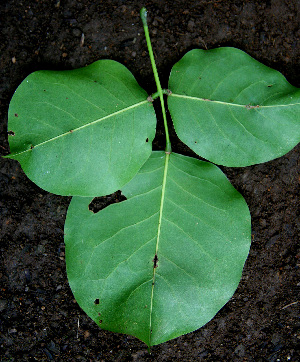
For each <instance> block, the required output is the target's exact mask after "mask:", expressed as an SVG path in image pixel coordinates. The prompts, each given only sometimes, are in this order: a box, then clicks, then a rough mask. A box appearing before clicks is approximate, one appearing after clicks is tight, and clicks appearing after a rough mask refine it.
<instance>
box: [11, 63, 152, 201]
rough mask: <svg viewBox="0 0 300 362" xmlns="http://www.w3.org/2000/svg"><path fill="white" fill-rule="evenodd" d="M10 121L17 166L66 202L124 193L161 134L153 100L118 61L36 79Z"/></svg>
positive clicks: (18, 96)
mask: <svg viewBox="0 0 300 362" xmlns="http://www.w3.org/2000/svg"><path fill="white" fill-rule="evenodd" d="M8 118H9V120H8V131H9V134H10V136H9V144H10V149H11V154H10V155H9V158H13V159H16V160H18V161H19V162H20V163H21V166H22V168H23V170H24V171H25V173H26V174H27V176H28V177H29V178H30V179H31V180H32V181H34V182H35V183H36V184H37V185H38V186H40V187H41V188H43V189H45V190H47V191H50V192H52V193H56V194H60V195H80V196H97V195H106V194H109V193H112V192H114V191H116V190H118V189H120V188H121V187H122V186H123V185H124V184H126V183H127V182H128V181H129V180H131V179H132V177H133V176H134V175H135V174H136V173H137V171H138V170H139V169H140V168H141V166H142V165H143V164H144V163H145V161H146V160H147V159H148V157H149V156H150V154H151V148H152V147H151V145H152V140H153V138H154V135H155V127H156V117H155V113H154V110H153V107H152V104H151V103H149V102H148V101H147V94H146V92H145V91H144V90H143V89H142V88H141V87H140V86H139V85H138V84H137V82H136V80H135V78H134V77H133V75H132V74H131V73H130V72H129V70H128V69H127V68H125V67H124V66H123V65H121V64H120V63H117V62H115V61H112V60H99V61H97V62H95V63H93V64H91V65H89V66H87V67H85V68H81V69H77V70H71V71H38V72H34V73H32V74H30V75H29V76H28V77H27V78H26V79H25V80H24V81H23V82H22V83H21V85H20V86H19V87H18V89H17V90H16V92H15V94H14V96H13V98H12V100H11V103H10V108H9V115H8Z"/></svg>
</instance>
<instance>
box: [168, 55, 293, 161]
mask: <svg viewBox="0 0 300 362" xmlns="http://www.w3.org/2000/svg"><path fill="white" fill-rule="evenodd" d="M169 89H170V90H171V91H172V94H171V95H170V96H169V97H168V106H169V110H170V113H171V116H172V119H173V122H174V126H175V130H176V133H177V135H178V137H179V138H180V139H181V140H182V141H183V142H184V143H185V144H187V145H188V146H189V147H190V148H191V149H192V150H193V151H194V152H196V153H197V154H198V155H200V156H202V157H204V158H206V159H208V160H209V161H212V162H214V163H216V164H220V165H225V166H248V165H253V164H256V163H261V162H265V161H269V160H272V159H274V158H277V157H280V156H282V155H284V154H285V153H287V152H288V151H290V150H291V149H292V148H293V147H294V146H295V145H296V144H297V143H298V142H299V141H300V90H299V89H298V88H295V87H293V86H292V85H290V84H289V83H288V82H287V81H286V79H285V78H284V77H283V75H282V74H280V73H279V72H277V71H275V70H273V69H271V68H269V67H267V66H265V65H263V64H261V63H259V62H258V61H256V60H254V59H253V58H251V57H250V56H249V55H247V54H246V53H244V52H243V51H241V50H238V49H235V48H218V49H212V50H199V49H196V50H192V51H190V52H188V53H187V54H186V55H185V56H184V57H183V58H182V59H181V60H180V61H179V62H178V63H177V64H175V65H174V67H173V68H172V71H171V75H170V79H169Z"/></svg>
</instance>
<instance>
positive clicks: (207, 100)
mask: <svg viewBox="0 0 300 362" xmlns="http://www.w3.org/2000/svg"><path fill="white" fill-rule="evenodd" d="M169 97H176V98H184V99H190V100H194V101H200V102H211V103H215V104H222V105H226V106H233V107H241V108H247V107H249V106H250V107H253V109H261V108H275V107H290V106H299V105H300V103H289V104H273V105H269V106H262V105H258V107H257V108H256V105H247V104H238V103H231V102H224V101H217V100H213V99H207V98H200V97H193V96H187V95H184V94H177V93H172V94H170V95H169Z"/></svg>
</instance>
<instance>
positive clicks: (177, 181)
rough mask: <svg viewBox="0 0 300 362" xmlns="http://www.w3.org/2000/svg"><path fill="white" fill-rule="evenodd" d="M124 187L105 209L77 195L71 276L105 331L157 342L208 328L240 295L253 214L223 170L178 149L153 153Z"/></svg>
mask: <svg viewBox="0 0 300 362" xmlns="http://www.w3.org/2000/svg"><path fill="white" fill-rule="evenodd" d="M123 193H124V195H125V196H126V197H127V200H126V201H124V202H121V203H118V204H113V205H110V206H108V207H107V208H105V209H104V210H101V211H100V212H99V213H97V214H94V213H93V212H91V211H89V209H88V206H89V203H90V202H91V201H92V199H91V198H81V197H74V198H73V199H72V201H71V204H70V207H69V210H68V213H67V218H66V224H65V243H66V263H67V272H68V278H69V283H70V286H71V288H72V291H73V293H74V296H75V298H76V300H77V302H78V303H79V305H80V306H81V307H82V308H83V310H84V311H85V312H86V313H87V314H88V315H89V316H90V317H91V318H92V319H93V320H94V321H95V322H97V324H98V325H99V326H101V328H103V329H108V330H111V331H115V332H121V333H127V334H131V335H134V336H136V337H138V338H139V339H141V340H142V341H144V342H145V343H146V344H147V345H149V346H151V345H156V344H159V343H162V342H164V341H167V340H169V339H171V338H175V337H177V336H180V335H182V334H184V333H188V332H191V331H193V330H195V329H197V328H200V327H201V326H202V325H204V324H205V323H207V322H208V321H209V320H210V319H211V318H212V317H213V316H214V315H215V314H216V313H217V312H218V310H220V308H222V306H223V305H224V304H225V303H226V302H227V301H228V300H229V299H230V298H231V296H232V295H233V293H234V291H235V289H236V287H237V285H238V283H239V280H240V277H241V273H242V269H243V265H244V262H245V260H246V257H247V255H248V251H249V247H250V235H251V234H250V214H249V210H248V207H247V205H246V202H245V201H244V199H243V198H242V196H241V195H240V194H239V193H238V192H237V191H236V190H235V189H234V188H233V186H232V185H231V184H230V183H229V181H228V180H227V178H226V177H225V175H224V174H223V173H222V172H221V170H220V169H218V168H217V167H216V166H214V165H213V164H210V163H207V162H203V161H199V160H196V159H193V158H189V157H186V156H181V155H178V154H175V153H172V154H171V155H166V154H165V153H164V152H153V153H152V155H151V157H150V158H149V159H148V161H147V162H146V163H145V165H144V166H143V167H142V168H141V170H140V171H139V172H138V174H137V175H136V176H135V177H134V178H133V179H132V181H131V182H130V183H129V184H127V185H126V186H125V187H124V188H123ZM160 221H161V223H160ZM153 283H154V284H153Z"/></svg>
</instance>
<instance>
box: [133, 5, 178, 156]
mask: <svg viewBox="0 0 300 362" xmlns="http://www.w3.org/2000/svg"><path fill="white" fill-rule="evenodd" d="M140 16H141V19H142V23H143V27H144V32H145V37H146V42H147V47H148V52H149V56H150V61H151V66H152V69H153V74H154V79H155V83H156V87H157V92H156V93H154V95H156V94H157V93H158V95H159V98H160V105H161V110H162V114H163V120H164V127H165V133H166V149H165V152H166V153H167V154H170V153H171V151H172V148H171V142H170V136H169V129H168V123H167V116H166V110H165V102H164V96H163V95H164V93H165V91H163V90H162V88H161V84H160V80H159V76H158V72H157V68H156V64H155V59H154V54H153V50H152V45H151V40H150V35H149V29H148V24H147V10H146V8H144V7H143V8H142V9H141V11H140ZM156 97H157V95H156ZM156 97H155V98H156ZM152 98H153V96H152ZM155 98H153V99H155Z"/></svg>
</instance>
